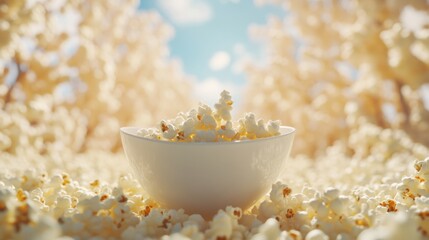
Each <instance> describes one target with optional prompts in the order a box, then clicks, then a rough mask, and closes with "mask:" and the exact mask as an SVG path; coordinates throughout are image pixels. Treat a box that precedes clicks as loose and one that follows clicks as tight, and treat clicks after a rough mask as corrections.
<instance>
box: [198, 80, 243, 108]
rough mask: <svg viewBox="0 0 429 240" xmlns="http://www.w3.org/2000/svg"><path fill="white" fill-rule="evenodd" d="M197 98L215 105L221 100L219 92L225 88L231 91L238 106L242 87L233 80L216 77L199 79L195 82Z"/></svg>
mask: <svg viewBox="0 0 429 240" xmlns="http://www.w3.org/2000/svg"><path fill="white" fill-rule="evenodd" d="M194 90H195V96H196V99H197V100H198V101H200V102H202V103H205V104H208V105H209V106H213V104H214V103H216V102H217V101H218V100H219V96H220V95H219V94H220V93H221V92H222V91H223V90H227V91H229V92H230V93H231V96H232V98H233V101H234V106H235V108H237V106H238V105H237V104H236V103H237V102H239V101H240V98H241V88H240V86H239V85H237V84H234V83H231V82H223V81H220V80H218V79H216V78H207V79H205V80H203V81H197V82H195V84H194Z"/></svg>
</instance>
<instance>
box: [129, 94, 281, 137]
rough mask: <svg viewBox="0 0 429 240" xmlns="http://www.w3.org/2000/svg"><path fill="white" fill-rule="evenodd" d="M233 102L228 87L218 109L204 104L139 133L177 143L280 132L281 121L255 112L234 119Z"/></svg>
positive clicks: (216, 106)
mask: <svg viewBox="0 0 429 240" xmlns="http://www.w3.org/2000/svg"><path fill="white" fill-rule="evenodd" d="M232 104H233V102H232V100H231V95H230V94H229V92H228V91H225V90H224V91H223V92H222V93H221V94H220V99H219V101H218V103H216V104H215V111H213V110H212V109H211V108H210V107H209V106H208V105H205V104H200V105H199V107H198V109H197V110H195V109H192V110H190V111H189V112H187V113H179V114H178V116H177V117H176V118H174V119H171V120H162V121H161V123H160V124H159V128H158V129H153V128H148V129H139V130H138V132H137V134H138V135H140V136H143V137H146V138H150V139H159V140H164V141H174V142H224V141H239V140H249V139H256V138H266V137H271V136H276V135H279V134H280V121H278V120H277V121H271V120H270V121H268V122H267V123H265V122H264V121H263V120H262V119H259V120H257V121H256V117H255V114H253V113H247V114H246V115H245V116H244V118H243V119H239V120H238V121H237V122H234V121H232V120H231V111H232Z"/></svg>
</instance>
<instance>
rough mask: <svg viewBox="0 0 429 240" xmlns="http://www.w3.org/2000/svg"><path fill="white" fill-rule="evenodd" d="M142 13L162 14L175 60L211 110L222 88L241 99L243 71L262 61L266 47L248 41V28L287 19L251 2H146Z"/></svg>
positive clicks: (232, 0) (269, 7) (272, 8)
mask: <svg viewBox="0 0 429 240" xmlns="http://www.w3.org/2000/svg"><path fill="white" fill-rule="evenodd" d="M140 8H141V9H142V10H155V11H157V12H159V13H160V14H161V15H162V17H163V18H164V20H165V21H166V22H167V23H169V24H170V25H171V26H173V28H174V29H175V35H174V37H173V39H172V40H171V41H170V42H169V47H170V53H171V56H172V57H173V58H176V59H179V60H180V61H181V63H182V66H183V69H184V71H185V72H186V73H187V74H188V75H191V76H194V77H195V79H196V80H197V82H196V92H197V94H196V97H197V99H198V100H200V101H203V102H207V103H209V104H211V103H213V102H214V101H215V100H216V99H217V95H218V93H217V91H220V90H221V89H223V88H226V89H228V90H230V91H231V92H232V93H233V97H234V95H237V97H238V98H239V95H240V92H241V90H242V89H243V85H244V84H245V76H244V74H243V73H242V72H241V71H240V66H241V65H242V63H243V61H245V60H246V59H260V58H261V57H262V55H263V47H262V45H261V44H260V43H257V42H253V41H252V40H251V39H250V37H249V34H248V29H249V26H250V25H251V24H258V25H262V24H265V23H266V22H267V20H268V16H270V15H277V16H283V14H284V12H283V10H282V9H280V8H279V7H276V6H270V5H264V6H256V5H255V3H254V2H253V1H249V0H247V1H245V0H214V1H208V0H146V1H145V0H143V1H141V3H140Z"/></svg>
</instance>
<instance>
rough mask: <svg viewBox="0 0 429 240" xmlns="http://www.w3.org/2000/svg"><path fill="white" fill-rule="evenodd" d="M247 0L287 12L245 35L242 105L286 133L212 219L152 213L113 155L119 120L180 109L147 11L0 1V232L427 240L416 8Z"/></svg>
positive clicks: (428, 204) (423, 74)
mask: <svg viewBox="0 0 429 240" xmlns="http://www.w3.org/2000/svg"><path fill="white" fill-rule="evenodd" d="M256 2H257V3H264V2H271V3H275V4H280V5H281V6H283V7H284V8H285V10H286V11H288V12H289V13H290V14H286V15H287V17H286V19H276V18H273V19H271V20H270V21H269V24H268V26H266V27H262V28H254V29H253V33H254V34H255V35H256V37H258V38H261V39H264V40H266V44H267V46H268V50H269V55H268V57H267V61H268V62H267V63H266V64H265V65H262V66H258V65H255V64H252V65H249V66H246V67H245V68H244V70H245V71H246V73H247V74H248V77H249V80H250V82H249V84H248V92H247V97H246V98H245V99H243V102H244V110H246V111H252V112H255V113H257V114H258V115H259V116H262V117H264V118H268V119H281V120H282V121H283V123H285V124H287V125H292V126H294V127H296V128H297V130H298V132H297V133H298V135H297V136H296V141H295V143H296V144H295V145H294V150H293V152H292V153H293V156H292V157H291V159H290V161H289V162H290V164H289V165H288V168H287V172H286V174H285V176H284V179H282V180H281V181H280V182H278V183H275V184H274V185H273V186H272V189H271V191H270V193H269V194H268V195H267V196H266V197H265V198H264V199H262V200H261V201H260V202H259V203H258V204H256V205H255V206H254V207H253V208H252V209H248V210H244V209H238V208H235V207H234V206H230V207H227V208H225V209H219V212H218V213H217V214H216V215H215V216H214V217H213V218H210V219H203V218H202V217H201V216H199V215H187V214H186V213H184V212H183V211H181V210H179V209H162V208H160V207H159V206H158V205H157V203H156V202H154V201H153V200H151V199H150V198H148V196H147V195H146V194H145V193H144V189H142V188H141V186H140V185H139V184H138V182H137V181H136V180H135V179H134V178H133V177H132V176H130V175H128V174H127V173H128V172H130V169H128V164H127V163H126V159H125V156H124V155H123V154H122V153H121V152H120V151H118V150H119V149H120V148H121V146H120V144H119V138H118V137H119V134H118V127H119V126H125V125H138V126H143V125H148V126H149V125H151V124H156V123H155V119H162V118H167V117H169V116H172V115H173V114H175V113H176V112H177V111H178V110H180V109H187V107H189V102H190V99H189V98H188V97H187V96H188V94H187V93H189V89H190V87H189V85H190V84H189V81H187V80H186V77H185V76H184V75H183V74H182V72H181V70H180V68H179V67H178V65H177V64H175V63H174V61H171V60H170V59H169V58H168V49H167V46H166V40H167V39H168V37H169V36H170V35H171V30H170V29H169V28H168V27H167V26H166V25H164V24H163V23H162V21H161V19H160V17H159V15H157V14H155V13H141V12H138V11H137V7H138V2H137V1H132V0H128V1H102V0H94V1H84V0H74V1H56V0H55V1H54V0H44V1H24V0H13V1H3V2H2V3H0V15H1V16H2V18H1V19H0V21H2V22H1V24H0V25H1V29H0V77H1V79H2V82H1V83H0V84H1V85H0V106H1V109H0V150H1V153H0V163H1V166H2V167H1V168H0V239H166V240H168V239H218V240H222V239H289V240H299V239H306V240H319V239H320V240H324V239H338V240H345V239H362V240H371V239H373V240H375V239H391V240H393V239H397V240H399V239H410V240H411V239H428V238H429V149H428V146H429V138H428V137H427V136H428V131H429V111H428V104H427V102H424V96H428V94H427V90H428V83H429V82H428V81H429V80H428V79H429V78H428V74H429V47H428V46H429V42H428V41H429V37H428V36H429V35H428V34H429V32H428V29H427V23H428V22H429V6H428V4H427V1H426V0H412V1H396V0H380V1H369V0H368V1H362V0H350V1H310V0H308V1H306V0H302V1H301V0H296V1H295V0H289V1H281V0H257V1H256ZM59 16H62V17H64V18H66V19H68V20H69V21H66V22H67V23H65V24H66V26H67V27H64V26H59V25H58V22H59V21H58V17H59ZM106 16H108V17H106ZM412 19H414V20H413V21H411V20H412ZM62 23H64V22H62ZM297 45H299V46H297ZM72 49H74V50H76V51H71V50H72ZM12 78H15V79H12ZM6 79H8V80H7V81H6ZM10 79H12V80H10ZM64 89H66V90H67V91H64ZM64 92H67V93H70V92H72V93H73V94H71V96H68V95H66V97H64V94H63V93H64ZM136 99H139V100H140V101H141V102H138V103H136V102H135V101H136ZM159 99H162V101H158V100H159ZM154 100H156V101H154ZM172 103H174V104H172ZM142 106H144V109H145V114H141V109H143V107H142ZM386 109H387V110H390V111H387V112H388V113H389V114H386V113H385V112H386ZM284 113H293V114H284ZM219 177H222V176H219Z"/></svg>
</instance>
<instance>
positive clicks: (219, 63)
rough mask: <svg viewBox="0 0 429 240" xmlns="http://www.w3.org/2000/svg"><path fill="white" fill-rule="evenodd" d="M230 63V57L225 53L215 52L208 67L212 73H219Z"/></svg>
mask: <svg viewBox="0 0 429 240" xmlns="http://www.w3.org/2000/svg"><path fill="white" fill-rule="evenodd" d="M230 61H231V57H230V56H229V54H228V53H227V52H225V51H219V52H216V53H215V54H214V55H213V56H212V57H211V59H210V62H209V67H210V69H211V70H213V71H219V70H222V69H224V68H226V67H227V66H228V65H229V62H230Z"/></svg>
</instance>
